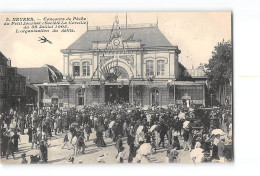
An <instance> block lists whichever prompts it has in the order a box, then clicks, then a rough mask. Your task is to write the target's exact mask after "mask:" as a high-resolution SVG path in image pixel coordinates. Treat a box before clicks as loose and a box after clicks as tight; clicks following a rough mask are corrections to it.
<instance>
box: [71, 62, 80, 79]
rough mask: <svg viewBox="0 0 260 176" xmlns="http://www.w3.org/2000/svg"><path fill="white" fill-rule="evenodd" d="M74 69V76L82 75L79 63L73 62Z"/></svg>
mask: <svg viewBox="0 0 260 176" xmlns="http://www.w3.org/2000/svg"><path fill="white" fill-rule="evenodd" d="M72 68H73V76H79V75H80V65H79V62H73V63H72Z"/></svg>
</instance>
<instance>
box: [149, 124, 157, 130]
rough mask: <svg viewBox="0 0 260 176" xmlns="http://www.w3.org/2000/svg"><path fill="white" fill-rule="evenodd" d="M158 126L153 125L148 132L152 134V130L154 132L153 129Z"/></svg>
mask: <svg viewBox="0 0 260 176" xmlns="http://www.w3.org/2000/svg"><path fill="white" fill-rule="evenodd" d="M157 126H158V125H153V126H152V127H151V128H150V131H151V132H152V131H153V130H155V128H156V127H157Z"/></svg>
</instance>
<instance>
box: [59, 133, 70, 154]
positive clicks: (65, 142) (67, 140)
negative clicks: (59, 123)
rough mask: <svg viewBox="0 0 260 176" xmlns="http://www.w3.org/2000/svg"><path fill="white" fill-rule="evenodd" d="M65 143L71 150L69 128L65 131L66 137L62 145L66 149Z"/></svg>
mask: <svg viewBox="0 0 260 176" xmlns="http://www.w3.org/2000/svg"><path fill="white" fill-rule="evenodd" d="M65 145H66V146H67V147H68V149H69V150H70V147H69V137H68V131H67V130H66V131H65V136H64V139H63V146H62V148H61V149H64V147H65Z"/></svg>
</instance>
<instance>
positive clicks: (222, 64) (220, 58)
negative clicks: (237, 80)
mask: <svg viewBox="0 0 260 176" xmlns="http://www.w3.org/2000/svg"><path fill="white" fill-rule="evenodd" d="M205 67H206V68H207V71H206V74H207V76H208V81H209V87H210V91H211V92H212V93H213V94H215V95H217V96H218V100H219V102H223V99H224V98H225V97H223V96H221V95H223V93H225V92H226V87H227V85H230V81H231V80H232V73H233V48H232V44H231V41H230V40H229V41H227V42H225V41H224V40H223V41H222V42H220V43H218V45H217V46H215V47H214V51H213V52H212V57H211V58H210V59H209V63H208V64H206V65H205Z"/></svg>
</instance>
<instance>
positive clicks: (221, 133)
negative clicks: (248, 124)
mask: <svg viewBox="0 0 260 176" xmlns="http://www.w3.org/2000/svg"><path fill="white" fill-rule="evenodd" d="M211 134H212V135H213V134H215V135H218V134H219V135H224V134H226V133H225V132H224V131H222V130H221V129H215V130H212V132H211Z"/></svg>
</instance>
